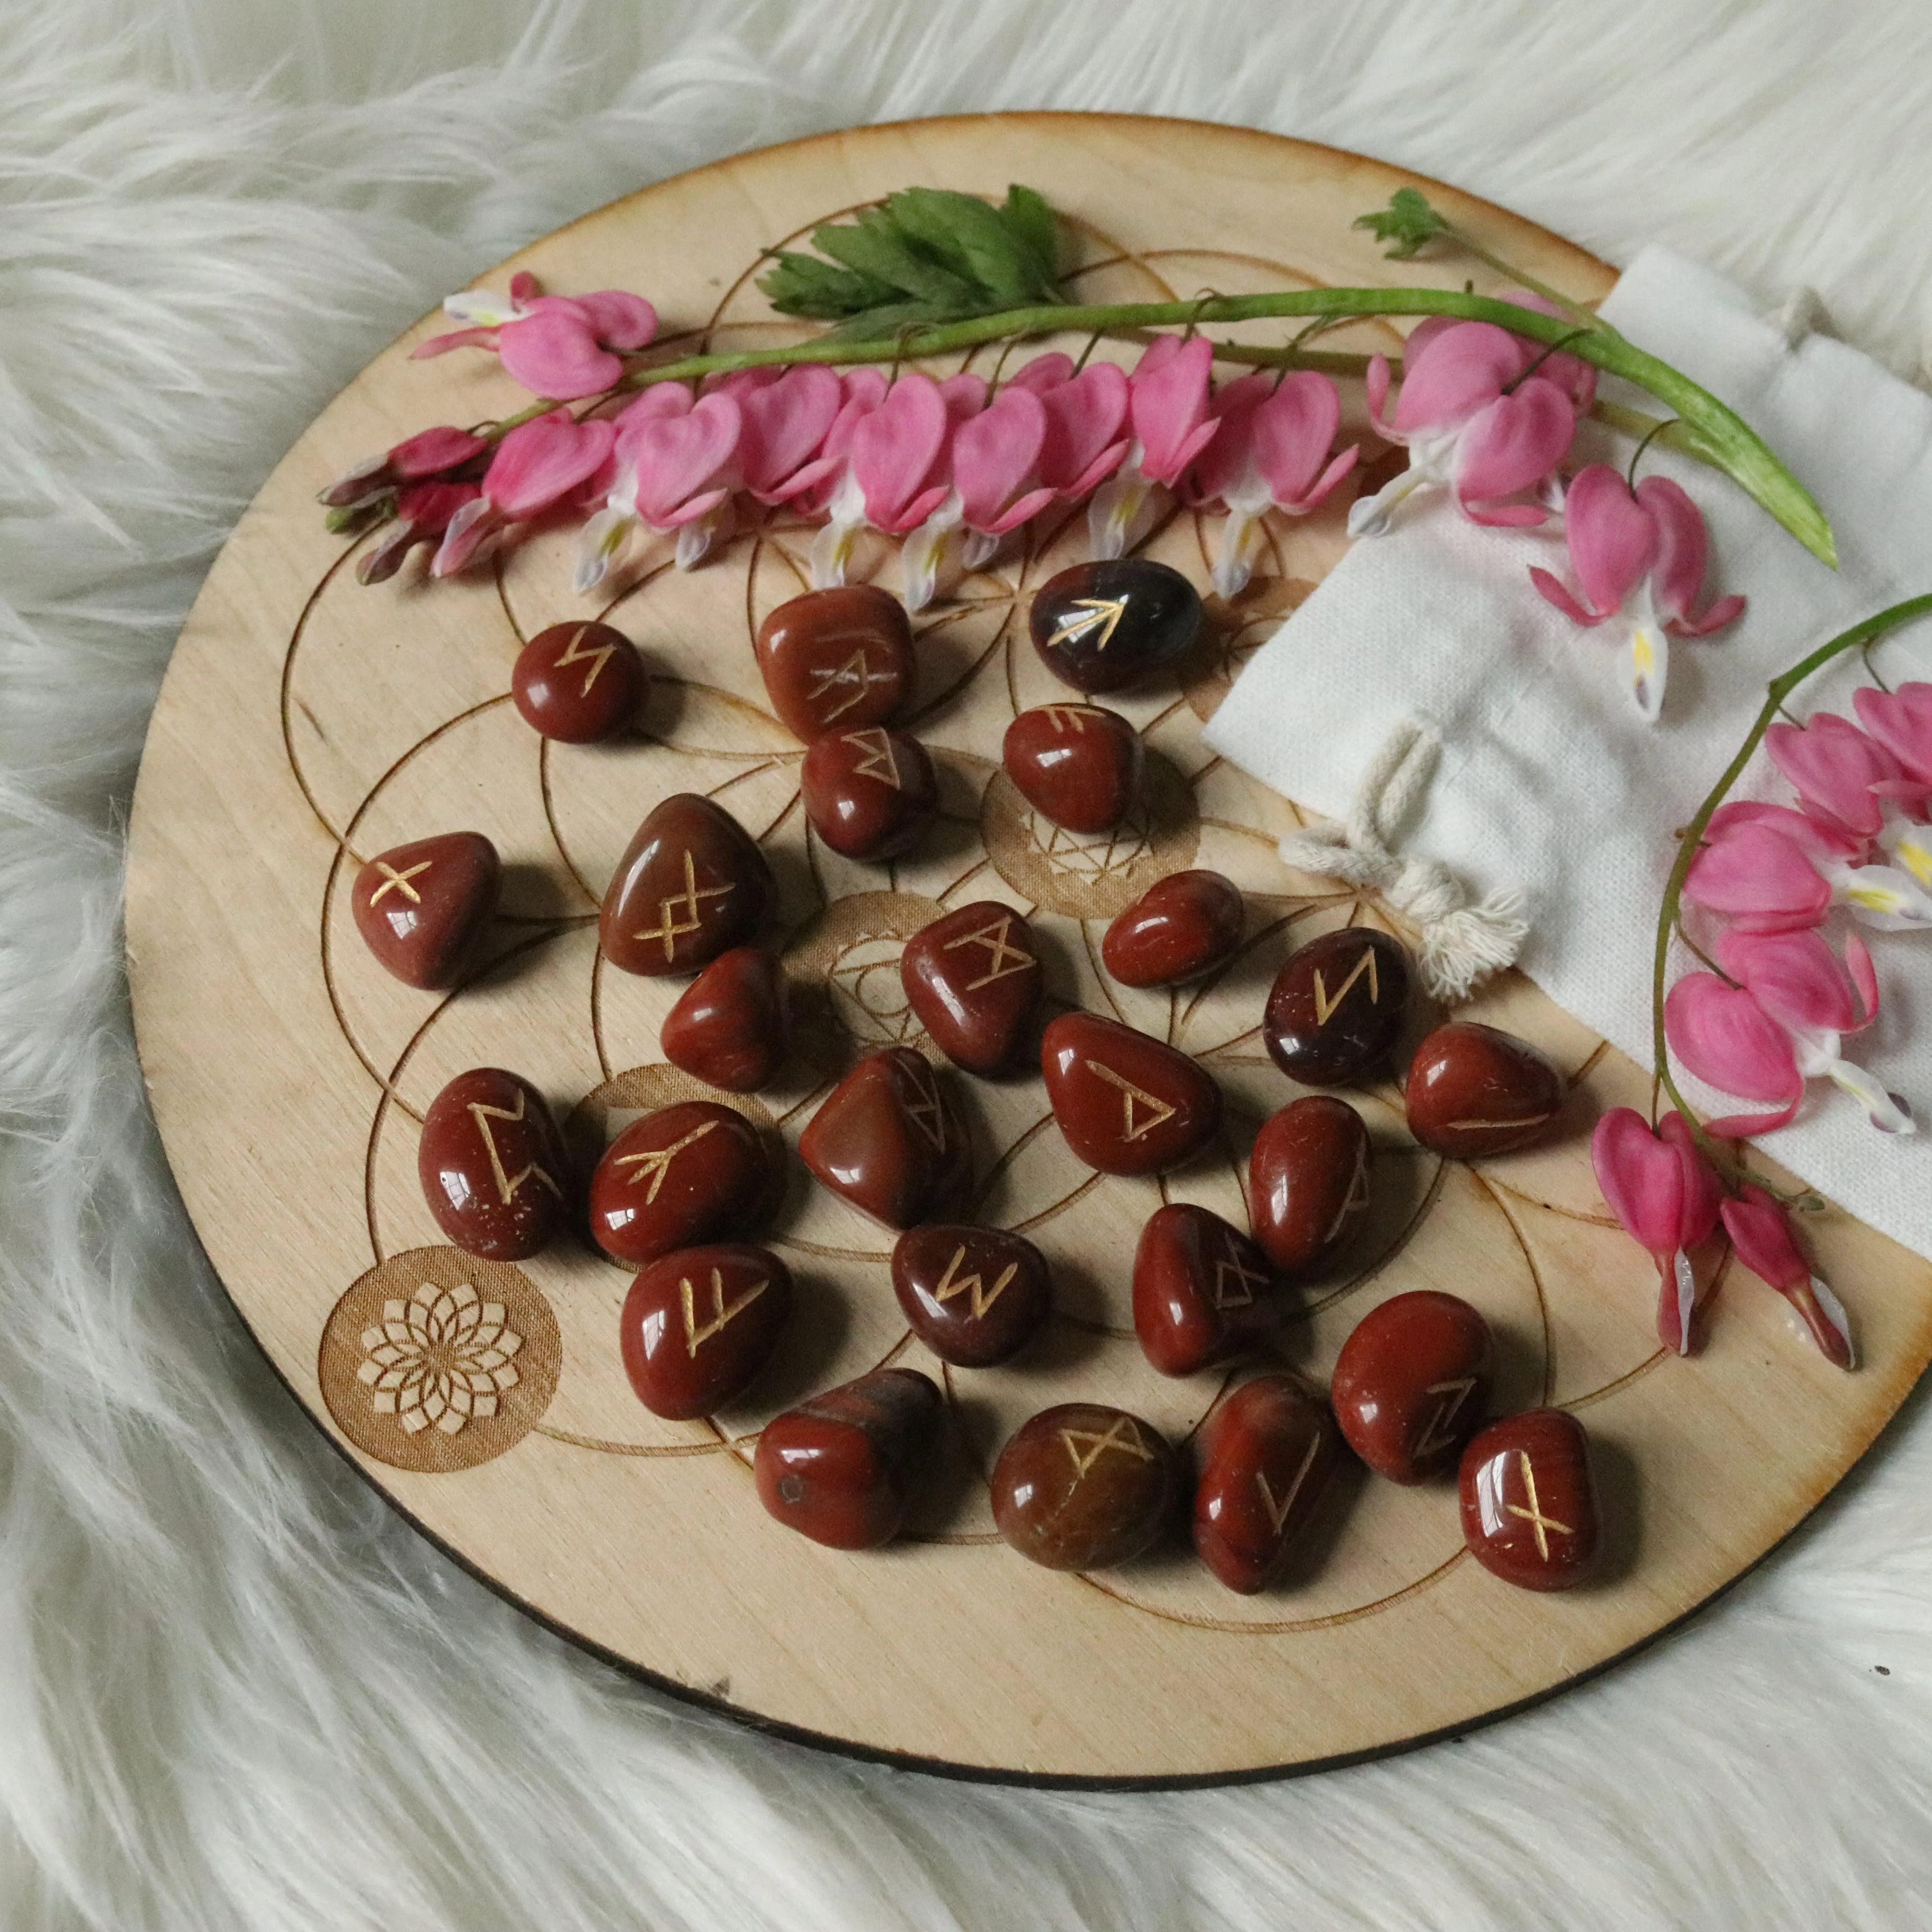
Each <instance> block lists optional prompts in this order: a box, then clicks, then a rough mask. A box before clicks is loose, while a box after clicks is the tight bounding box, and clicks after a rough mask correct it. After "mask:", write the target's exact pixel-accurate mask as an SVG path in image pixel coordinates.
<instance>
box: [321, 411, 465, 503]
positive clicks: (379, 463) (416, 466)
mask: <svg viewBox="0 0 1932 1932" xmlns="http://www.w3.org/2000/svg"><path fill="white" fill-rule="evenodd" d="M489 449H490V445H489V443H487V442H486V441H485V440H484V438H483V437H480V436H478V435H476V434H474V433H473V432H472V431H469V430H466V429H458V428H455V427H454V426H453V425H450V424H448V423H444V424H440V425H438V426H437V428H434V429H425V430H419V431H417V432H416V434H415V435H414V436H410V437H404V439H403V440H402V441H401V443H395V444H392V446H390V447H389V449H386V450H383V452H381V453H380V455H375V456H371V457H367V458H365V459H364V460H362V462H360V463H357V464H356V466H355V467H354V468H353V469H349V470H347V471H345V472H344V473H343V474H342V475H340V476H338V478H336V479H335V481H334V482H333V483H332V484H329V487H328V488H327V489H326V490H323V492H322V493H321V494H320V496H319V497H318V498H317V501H318V502H323V503H326V504H327V505H329V507H330V508H332V509H343V508H350V507H352V506H353V505H356V504H359V503H365V502H370V501H371V500H372V499H374V498H375V497H377V496H381V495H382V494H383V492H384V491H386V490H394V489H396V488H398V487H400V486H401V485H402V484H405V483H426V482H428V481H431V479H432V478H443V479H446V480H449V479H452V478H454V477H455V472H457V471H458V470H460V469H465V468H466V467H467V466H471V465H473V464H474V463H475V461H476V459H477V458H478V457H480V456H484V455H487V454H488V453H489Z"/></svg>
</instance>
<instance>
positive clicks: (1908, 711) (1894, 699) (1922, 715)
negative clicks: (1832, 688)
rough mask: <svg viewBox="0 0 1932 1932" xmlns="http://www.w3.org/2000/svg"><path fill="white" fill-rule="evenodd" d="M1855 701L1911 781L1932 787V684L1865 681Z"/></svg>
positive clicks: (1927, 788) (1870, 731)
mask: <svg viewBox="0 0 1932 1932" xmlns="http://www.w3.org/2000/svg"><path fill="white" fill-rule="evenodd" d="M1852 703H1854V704H1855V706H1857V707H1858V722H1859V723H1860V724H1862V725H1863V726H1864V728H1865V731H1866V733H1867V736H1870V738H1871V739H1873V742H1875V743H1876V744H1878V745H1880V746H1882V748H1884V749H1885V751H1888V753H1890V754H1891V756H1892V757H1894V758H1895V759H1896V760H1897V762H1898V763H1899V766H1900V769H1902V770H1903V772H1904V774H1905V776H1906V779H1907V780H1908V781H1909V782H1910V783H1911V784H1912V786H1913V787H1915V789H1918V790H1921V791H1932V684H1901V685H1900V686H1899V687H1898V688H1897V690H1896V691H1879V690H1878V689H1877V688H1875V687H1874V686H1873V685H1860V686H1859V688H1858V690H1857V691H1855V692H1854V693H1853V694H1852ZM1814 722H1816V720H1814Z"/></svg>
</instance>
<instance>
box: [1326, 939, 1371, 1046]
mask: <svg viewBox="0 0 1932 1932" xmlns="http://www.w3.org/2000/svg"><path fill="white" fill-rule="evenodd" d="M1364 973H1366V974H1367V975H1368V976H1369V1004H1370V1006H1372V1007H1375V1006H1379V1005H1381V1004H1382V983H1381V981H1380V980H1379V979H1378V978H1377V977H1376V949H1375V948H1374V947H1373V946H1365V947H1363V948H1362V950H1361V954H1360V956H1358V958H1357V959H1356V961H1355V965H1353V966H1352V967H1351V968H1349V977H1347V978H1346V980H1343V982H1342V983H1341V985H1340V986H1338V987H1337V988H1336V989H1335V997H1334V998H1333V999H1332V1000H1331V998H1329V997H1328V988H1327V987H1326V986H1324V985H1323V984H1322V968H1320V967H1319V966H1318V967H1316V969H1315V1024H1316V1025H1317V1026H1319V1027H1325V1026H1326V1025H1328V1022H1329V1020H1330V1019H1331V1017H1332V1016H1333V1015H1334V1011H1335V1009H1336V1008H1337V1007H1339V1006H1340V1004H1342V1002H1343V1001H1344V1000H1346V998H1348V997H1349V988H1350V987H1351V986H1353V985H1354V984H1355V982H1356V981H1357V980H1359V979H1360V978H1361V977H1362V975H1363V974H1364Z"/></svg>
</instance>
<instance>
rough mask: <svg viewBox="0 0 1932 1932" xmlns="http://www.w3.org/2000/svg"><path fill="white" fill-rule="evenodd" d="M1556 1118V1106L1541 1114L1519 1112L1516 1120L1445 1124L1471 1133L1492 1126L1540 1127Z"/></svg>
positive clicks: (1545, 1109)
mask: <svg viewBox="0 0 1932 1932" xmlns="http://www.w3.org/2000/svg"><path fill="white" fill-rule="evenodd" d="M1555 1119H1556V1109H1555V1108H1554V1107H1546V1108H1544V1110H1543V1112H1541V1113H1540V1114H1519V1115H1517V1117H1516V1118H1514V1120H1508V1121H1477V1120H1469V1121H1445V1123H1444V1125H1445V1127H1448V1128H1450V1129H1452V1130H1459V1131H1460V1132H1463V1133H1475V1131H1477V1130H1479V1129H1480V1130H1483V1131H1484V1132H1487V1130H1490V1128H1492V1127H1523V1128H1529V1127H1541V1126H1542V1124H1544V1121H1553V1120H1555Z"/></svg>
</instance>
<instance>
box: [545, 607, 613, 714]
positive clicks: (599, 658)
mask: <svg viewBox="0 0 1932 1932" xmlns="http://www.w3.org/2000/svg"><path fill="white" fill-rule="evenodd" d="M589 628H590V626H589V625H588V624H580V625H578V626H577V628H576V629H575V630H574V631H571V634H570V642H569V643H567V644H566V645H565V646H564V647H563V654H562V655H561V656H560V657H559V658H557V659H556V661H555V662H554V663H553V664H552V665H551V667H550V668H551V669H552V670H562V668H563V667H564V666H565V664H588V665H589V667H590V668H589V670H587V671H586V672H585V673H584V676H583V695H584V696H585V697H589V695H590V687H591V686H592V685H593V684H595V682H597V673H598V672H599V671H600V670H602V669H603V668H604V666H605V665H606V664H608V663H609V662H610V660H611V659H612V658H613V657H615V656H616V654H617V646H616V645H615V644H598V645H597V646H595V648H594V649H590V650H587V651H586V650H580V649H578V648H577V647H578V646H579V645H580V644H581V643H583V639H584V635H585V633H586V632H587V631H589Z"/></svg>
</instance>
